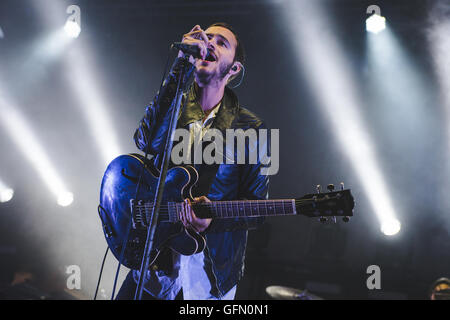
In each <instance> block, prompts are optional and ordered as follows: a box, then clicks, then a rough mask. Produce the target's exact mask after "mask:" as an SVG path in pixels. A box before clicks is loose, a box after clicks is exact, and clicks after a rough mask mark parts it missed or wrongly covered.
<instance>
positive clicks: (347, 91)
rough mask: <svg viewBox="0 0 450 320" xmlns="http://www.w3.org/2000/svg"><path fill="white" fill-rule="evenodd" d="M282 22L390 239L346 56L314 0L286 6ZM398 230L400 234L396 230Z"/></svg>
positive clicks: (385, 199)
mask: <svg viewBox="0 0 450 320" xmlns="http://www.w3.org/2000/svg"><path fill="white" fill-rule="evenodd" d="M283 5H284V10H283V14H284V17H283V18H284V21H286V24H287V28H288V30H289V35H290V36H291V38H290V40H291V42H292V43H294V46H295V48H294V49H295V50H296V52H297V55H298V57H299V61H300V62H301V65H299V67H301V71H302V72H304V73H305V75H306V78H307V79H309V81H310V86H311V90H312V91H313V93H314V94H315V97H316V99H317V101H318V106H319V107H320V108H321V111H322V113H323V115H324V117H325V118H326V119H327V120H328V121H329V122H330V123H331V125H332V127H333V132H335V133H336V135H337V140H338V141H339V143H340V145H341V147H342V149H343V150H344V152H345V154H346V155H347V156H348V159H349V160H350V162H351V164H352V166H353V168H354V170H355V172H356V174H357V175H358V177H359V179H360V180H361V184H362V185H363V187H364V188H365V191H366V194H367V197H368V199H369V200H370V203H371V205H372V208H373V210H374V212H375V213H376V215H377V217H378V219H379V221H380V224H381V229H382V231H383V232H384V233H385V234H386V232H385V231H386V230H388V232H387V233H389V234H392V230H396V229H398V228H397V227H395V228H393V227H392V226H399V222H398V220H397V218H396V214H395V211H394V208H393V205H392V203H391V199H390V197H389V193H388V191H387V187H386V185H385V182H384V179H383V177H382V174H381V171H380V168H379V166H378V164H377V162H376V157H375V153H374V149H373V144H372V141H371V139H370V137H369V135H368V133H367V131H366V130H365V128H364V125H363V121H362V116H361V115H360V113H359V106H360V105H362V104H363V103H362V99H360V98H359V97H358V93H357V92H356V90H355V88H356V83H355V82H354V80H353V79H354V78H353V75H352V74H351V72H350V69H351V67H350V65H349V64H348V63H347V61H346V59H345V57H344V53H343V51H342V49H341V47H340V46H339V44H338V43H337V41H336V37H335V35H334V34H333V27H332V25H330V24H329V23H328V19H329V17H327V16H325V15H324V14H323V12H322V11H321V9H320V8H319V6H318V4H317V1H295V2H294V1H287V2H284V3H283ZM397 231H398V230H397Z"/></svg>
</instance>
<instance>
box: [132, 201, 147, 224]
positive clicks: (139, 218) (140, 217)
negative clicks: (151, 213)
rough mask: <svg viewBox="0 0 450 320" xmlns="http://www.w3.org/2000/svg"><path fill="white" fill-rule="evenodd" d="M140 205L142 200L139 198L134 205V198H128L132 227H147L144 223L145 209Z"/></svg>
mask: <svg viewBox="0 0 450 320" xmlns="http://www.w3.org/2000/svg"><path fill="white" fill-rule="evenodd" d="M142 205H143V201H142V200H139V201H138V202H137V206H136V201H135V199H130V209H131V221H132V226H133V229H147V227H148V226H147V225H146V223H145V220H146V215H145V210H143V209H142Z"/></svg>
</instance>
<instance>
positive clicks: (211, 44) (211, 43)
mask: <svg viewBox="0 0 450 320" xmlns="http://www.w3.org/2000/svg"><path fill="white" fill-rule="evenodd" d="M207 47H208V49H209V50H213V51H215V49H216V48H215V47H214V43H213V40H212V39H210V40H208V46H207Z"/></svg>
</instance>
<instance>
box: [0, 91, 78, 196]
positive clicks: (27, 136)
mask: <svg viewBox="0 0 450 320" xmlns="http://www.w3.org/2000/svg"><path fill="white" fill-rule="evenodd" d="M2 88H3V86H1V83H0V91H1V89H2ZM0 113H1V114H3V115H7V116H3V117H0V123H2V124H3V126H4V127H5V129H6V131H7V133H8V134H9V136H10V138H11V141H13V142H14V143H15V144H16V146H17V148H18V149H19V150H20V151H21V152H22V154H23V155H24V157H25V158H27V159H28V160H29V162H30V163H31V164H32V165H33V167H34V168H35V169H36V171H37V172H38V174H39V175H40V177H41V179H42V180H43V181H44V182H45V184H46V185H47V187H48V188H49V190H50V191H51V192H52V193H53V194H54V195H55V196H56V197H57V200H58V202H59V201H60V200H59V199H60V197H61V194H64V193H65V192H68V191H67V188H66V186H65V185H64V183H63V181H62V179H61V177H60V176H59V175H58V173H57V171H56V169H55V166H54V165H53V164H52V163H51V161H50V159H49V157H48V155H47V154H46V152H45V151H44V148H43V147H42V146H41V144H40V143H39V141H38V139H37V134H36V133H35V132H33V131H32V130H31V127H32V126H31V124H30V123H28V122H27V121H26V120H25V117H24V116H23V115H22V114H21V113H20V112H19V108H18V107H17V106H16V105H14V103H12V100H11V99H10V98H9V97H8V98H7V97H6V95H5V93H4V92H0ZM72 200H73V199H72ZM61 202H62V203H64V204H67V203H68V204H70V203H69V201H68V197H67V196H64V197H63V198H62V200H61Z"/></svg>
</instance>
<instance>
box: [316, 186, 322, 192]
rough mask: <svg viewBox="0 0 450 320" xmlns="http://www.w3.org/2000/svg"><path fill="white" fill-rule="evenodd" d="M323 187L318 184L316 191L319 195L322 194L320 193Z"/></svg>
mask: <svg viewBox="0 0 450 320" xmlns="http://www.w3.org/2000/svg"><path fill="white" fill-rule="evenodd" d="M321 188H322V187H321V186H320V184H318V185H317V186H316V191H317V193H320V191H321Z"/></svg>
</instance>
